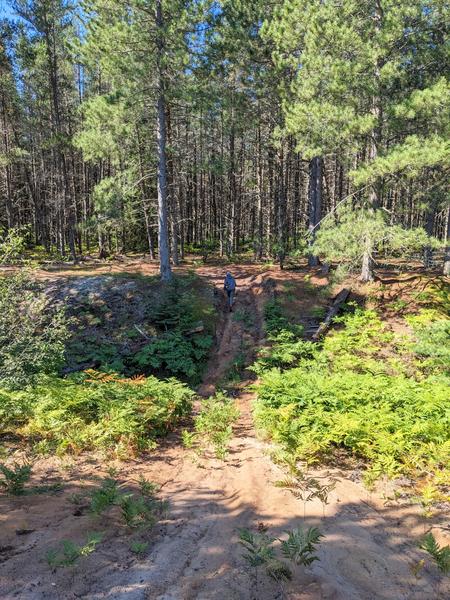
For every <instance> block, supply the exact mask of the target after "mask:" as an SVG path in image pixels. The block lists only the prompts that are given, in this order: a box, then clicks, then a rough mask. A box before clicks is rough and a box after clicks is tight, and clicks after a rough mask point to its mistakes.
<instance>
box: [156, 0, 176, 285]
mask: <svg viewBox="0 0 450 600" xmlns="http://www.w3.org/2000/svg"><path fill="white" fill-rule="evenodd" d="M156 27H157V29H158V33H157V35H158V41H157V58H158V60H157V63H158V66H157V68H158V87H159V89H158V105H157V126H156V131H157V147H158V246H159V270H160V273H161V279H162V280H163V281H170V280H171V279H172V270H171V268H170V256H169V235H168V227H167V220H168V219H167V161H166V99H165V82H164V76H163V66H162V58H163V52H164V29H163V27H164V24H163V16H162V6H161V0H156Z"/></svg>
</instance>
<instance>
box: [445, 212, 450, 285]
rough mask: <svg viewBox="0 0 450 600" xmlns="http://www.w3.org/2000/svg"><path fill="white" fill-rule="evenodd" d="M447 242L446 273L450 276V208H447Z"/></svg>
mask: <svg viewBox="0 0 450 600" xmlns="http://www.w3.org/2000/svg"><path fill="white" fill-rule="evenodd" d="M446 230H447V233H446V243H445V250H444V275H447V277H448V276H450V208H448V209H447V219H446Z"/></svg>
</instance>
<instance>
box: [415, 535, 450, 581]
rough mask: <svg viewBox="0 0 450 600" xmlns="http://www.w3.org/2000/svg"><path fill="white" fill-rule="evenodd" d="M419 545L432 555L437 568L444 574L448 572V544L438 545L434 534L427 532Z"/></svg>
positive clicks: (449, 547)
mask: <svg viewBox="0 0 450 600" xmlns="http://www.w3.org/2000/svg"><path fill="white" fill-rule="evenodd" d="M419 547H420V548H422V550H425V552H428V554H430V556H432V558H433V559H434V562H435V563H436V565H437V567H438V569H439V570H440V571H441V572H442V573H443V574H444V575H447V574H448V573H450V546H448V545H447V546H442V547H441V546H439V544H438V543H437V541H436V538H435V537H434V535H433V534H432V533H431V532H429V533H427V534H426V535H425V536H424V537H423V539H422V541H421V542H420V544H419Z"/></svg>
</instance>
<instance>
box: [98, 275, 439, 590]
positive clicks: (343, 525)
mask: <svg viewBox="0 0 450 600" xmlns="http://www.w3.org/2000/svg"><path fill="white" fill-rule="evenodd" d="M234 273H235V274H236V276H237V278H238V282H239V291H238V296H237V303H236V306H235V310H237V309H239V308H241V309H242V308H243V307H245V308H246V309H247V310H250V311H252V313H253V314H254V316H255V324H254V327H253V328H252V332H251V334H250V337H252V341H253V343H254V346H255V347H256V346H257V345H258V342H259V341H260V338H261V334H262V328H261V326H262V314H261V309H262V305H261V297H260V292H261V289H262V283H263V277H262V276H261V275H258V274H255V273H254V272H253V273H249V272H246V270H245V269H235V270H234ZM200 274H201V275H203V276H204V277H208V278H209V279H210V280H212V281H213V282H214V283H215V284H217V285H220V284H221V278H222V271H217V269H214V268H204V269H203V270H202V271H201V272H200ZM224 315H225V317H224V324H223V327H222V331H221V332H220V336H221V341H220V345H219V347H218V350H217V353H216V354H215V356H214V357H213V358H212V360H211V362H210V365H209V368H208V372H207V375H206V378H205V383H204V385H203V386H202V388H201V392H202V393H203V394H207V393H211V392H212V391H213V387H214V385H215V383H216V382H217V381H220V379H221V377H222V376H223V374H224V371H225V370H226V366H227V365H228V364H229V361H230V360H231V359H232V357H233V355H234V354H235V353H236V351H237V348H238V347H239V346H240V345H241V341H242V340H243V339H244V338H246V337H247V338H248V336H249V334H248V332H246V331H245V330H244V328H243V326H242V324H240V323H238V322H236V320H234V319H233V317H232V315H228V314H227V313H226V312H225V311H224ZM253 399H254V395H253V394H252V393H251V392H248V391H246V390H245V389H244V390H243V391H242V392H241V393H240V395H239V396H238V398H237V400H236V401H237V404H238V406H239V408H240V411H241V416H240V419H239V422H238V424H237V427H236V430H235V436H234V439H233V441H232V444H231V449H230V455H229V457H228V459H227V460H226V461H225V462H220V461H217V460H215V459H211V460H207V461H203V462H202V464H200V465H196V464H194V463H193V462H192V461H191V460H190V459H189V457H187V456H186V455H185V454H183V455H182V456H181V457H180V456H178V451H176V452H175V453H176V454H177V459H176V461H177V467H176V474H174V473H173V460H171V461H169V462H170V464H171V468H170V473H168V474H167V475H168V477H170V476H171V480H170V483H169V484H168V485H166V486H165V487H164V490H165V493H166V494H167V495H168V497H169V498H171V503H172V510H171V519H172V521H171V523H170V524H169V525H168V527H167V530H166V532H165V534H164V535H163V536H162V537H161V539H160V540H159V541H158V542H157V543H156V544H155V546H154V547H153V549H152V552H151V554H150V556H149V557H148V560H146V561H145V562H143V563H140V564H136V565H134V566H133V567H132V568H131V569H129V570H128V571H127V573H126V574H124V573H120V574H119V575H117V576H113V577H110V578H107V579H108V586H107V587H108V591H106V592H105V580H104V579H103V578H102V583H101V585H100V586H98V590H97V591H96V592H95V593H92V596H91V597H92V598H95V599H100V598H102V599H105V598H114V599H117V600H138V599H141V598H145V599H148V600H150V599H151V600H190V599H192V600H193V599H199V600H213V599H217V600H219V599H221V600H222V599H226V600H232V599H242V600H272V599H276V598H282V597H285V598H290V599H298V600H300V599H304V600H307V599H311V600H313V599H314V600H316V599H326V598H327V599H339V600H341V599H342V600H375V599H380V600H382V599H383V600H384V599H385V600H402V599H405V600H406V599H408V600H413V599H414V600H419V599H420V600H428V599H429V600H432V599H433V598H437V597H438V590H437V587H436V581H435V580H434V575H435V574H434V573H431V572H425V573H423V574H422V577H421V578H420V579H416V578H415V577H414V576H413V575H412V573H411V569H410V565H411V564H414V563H416V562H417V561H418V560H420V558H421V557H422V555H420V554H419V553H418V551H416V550H415V548H414V547H413V546H412V544H411V539H409V534H411V532H412V531H413V530H414V531H415V530H417V531H419V532H420V533H421V532H422V530H421V524H420V519H419V518H418V515H417V511H416V510H414V509H413V508H406V509H403V511H400V510H399V509H398V508H395V509H394V510H392V511H391V510H390V509H388V508H385V507H383V505H382V504H381V503H379V504H378V506H377V503H376V500H375V499H371V498H370V497H369V495H368V493H367V492H366V491H365V490H364V489H363V488H362V486H361V485H359V484H356V483H352V482H351V481H349V480H343V479H342V480H341V481H340V482H338V484H337V486H336V490H335V491H334V492H333V493H332V494H331V497H330V505H329V506H328V507H327V511H326V517H325V518H324V517H323V507H322V505H321V504H319V503H313V504H309V505H308V506H307V508H306V520H305V521H304V519H303V510H304V507H303V504H302V502H301V501H299V500H298V499H296V498H295V497H294V496H293V495H292V494H290V493H289V492H288V491H286V490H283V489H280V488H277V487H275V486H274V485H273V482H274V481H276V480H277V479H280V478H281V477H282V475H283V474H282V472H281V471H280V469H279V468H278V467H277V466H275V465H274V464H273V463H272V462H271V460H270V459H269V458H268V456H267V452H266V450H267V445H266V444H264V443H263V442H261V441H259V440H258V439H257V437H256V435H255V431H254V429H253V424H252V416H251V403H252V401H253ZM165 464H166V463H165ZM321 474H323V473H321ZM391 513H392V514H391ZM261 522H262V523H264V524H265V525H266V526H268V527H269V528H270V532H273V533H275V534H281V533H282V531H283V530H285V529H289V528H293V527H296V526H297V525H299V524H302V523H305V524H306V525H307V526H309V525H317V526H318V527H319V528H320V529H321V530H322V531H323V532H324V533H325V535H326V538H325V540H324V542H323V544H322V547H321V550H320V552H319V556H320V559H321V560H320V562H316V563H314V564H313V565H312V567H311V568H309V569H307V570H306V569H303V568H299V569H297V572H296V573H295V574H294V579H293V581H292V582H290V583H289V584H288V585H287V586H286V587H285V590H284V596H283V593H282V591H281V589H280V588H279V586H278V585H276V584H275V583H274V582H272V581H271V580H270V579H268V578H267V577H265V576H262V577H261V578H260V583H259V587H258V589H256V585H255V581H254V579H253V577H252V574H251V573H249V569H248V567H247V566H246V564H245V561H244V560H243V558H242V548H241V547H240V545H239V543H238V529H239V528H240V527H256V526H257V525H258V523H261ZM441 591H442V592H443V590H442V589H441ZM442 597H444V596H442Z"/></svg>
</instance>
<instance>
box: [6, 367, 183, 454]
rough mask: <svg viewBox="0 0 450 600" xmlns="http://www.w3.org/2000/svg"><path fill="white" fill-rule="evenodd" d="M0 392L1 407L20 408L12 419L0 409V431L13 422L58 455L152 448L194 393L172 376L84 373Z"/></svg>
mask: <svg viewBox="0 0 450 600" xmlns="http://www.w3.org/2000/svg"><path fill="white" fill-rule="evenodd" d="M1 395H2V396H3V398H5V399H6V406H14V405H15V404H16V403H17V407H20V408H16V411H15V413H14V418H15V423H12V421H11V418H10V416H9V415H8V413H7V411H4V410H2V411H0V429H4V428H6V426H9V428H12V427H14V426H16V427H17V428H18V429H17V430H18V432H19V433H20V434H22V435H25V436H28V437H30V438H31V439H33V440H34V441H36V442H39V441H42V440H45V441H46V442H48V443H47V448H48V449H50V450H53V451H56V452H58V453H60V454H62V453H64V452H73V453H77V452H81V451H83V450H91V449H103V450H113V451H115V452H116V454H117V455H119V456H123V457H127V456H130V455H134V454H136V453H138V452H140V451H143V450H146V449H149V448H152V447H153V446H154V444H155V438H156V437H157V436H160V435H163V434H165V433H167V431H169V430H170V429H171V428H172V427H173V426H174V425H175V424H176V422H177V421H178V420H179V419H180V418H181V417H183V416H184V415H186V414H187V413H188V412H189V410H190V405H191V398H192V395H193V392H192V391H191V390H190V389H189V388H188V387H187V386H186V385H184V384H182V383H180V382H178V381H176V380H174V379H171V380H168V381H160V380H158V379H156V378H155V377H148V378H137V379H120V378H119V377H117V376H114V375H105V374H101V373H96V372H94V371H88V372H86V373H84V374H81V375H78V376H76V377H73V378H72V379H61V378H57V377H48V378H46V379H45V380H42V381H41V382H40V384H39V385H36V386H34V387H32V388H29V389H27V390H26V391H21V392H15V391H6V390H3V391H2V392H1ZM2 418H3V419H4V420H3V421H2ZM5 420H6V423H5Z"/></svg>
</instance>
